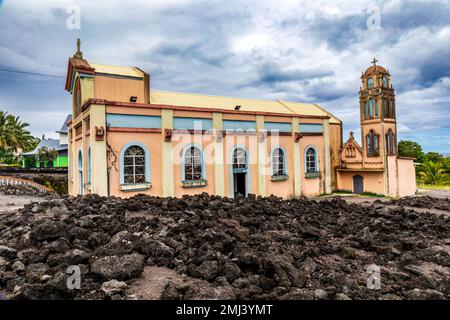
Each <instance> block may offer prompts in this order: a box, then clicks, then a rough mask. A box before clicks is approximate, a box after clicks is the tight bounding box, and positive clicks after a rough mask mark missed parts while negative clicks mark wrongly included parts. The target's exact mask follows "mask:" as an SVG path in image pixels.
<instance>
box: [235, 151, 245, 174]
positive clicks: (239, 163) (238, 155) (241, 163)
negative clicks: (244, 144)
mask: <svg viewBox="0 0 450 320" xmlns="http://www.w3.org/2000/svg"><path fill="white" fill-rule="evenodd" d="M233 168H234V169H246V168H247V152H246V151H245V150H244V149H242V148H238V149H236V150H234V152H233Z"/></svg>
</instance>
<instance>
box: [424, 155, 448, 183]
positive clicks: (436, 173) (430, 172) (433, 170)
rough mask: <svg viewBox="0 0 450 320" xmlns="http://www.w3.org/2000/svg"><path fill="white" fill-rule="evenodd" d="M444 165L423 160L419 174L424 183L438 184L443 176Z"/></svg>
mask: <svg viewBox="0 0 450 320" xmlns="http://www.w3.org/2000/svg"><path fill="white" fill-rule="evenodd" d="M444 172H445V170H444V167H443V166H442V163H440V162H433V161H429V160H428V161H425V162H424V163H422V164H421V167H420V169H419V175H420V177H422V179H423V181H424V182H425V183H426V184H439V182H441V181H442V179H443V178H444Z"/></svg>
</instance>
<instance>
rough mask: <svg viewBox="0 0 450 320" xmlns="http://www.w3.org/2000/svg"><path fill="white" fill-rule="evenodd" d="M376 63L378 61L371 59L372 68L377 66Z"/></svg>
mask: <svg viewBox="0 0 450 320" xmlns="http://www.w3.org/2000/svg"><path fill="white" fill-rule="evenodd" d="M377 62H378V60H377V59H376V58H373V60H372V64H373V66H374V67H376V66H377Z"/></svg>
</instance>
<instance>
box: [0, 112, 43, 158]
mask: <svg viewBox="0 0 450 320" xmlns="http://www.w3.org/2000/svg"><path fill="white" fill-rule="evenodd" d="M28 126H29V124H28V123H26V122H22V121H20V118H19V117H16V116H13V115H12V114H8V112H4V111H0V149H1V150H2V151H3V152H6V151H11V152H18V151H20V150H29V149H32V148H34V147H35V146H36V139H35V138H34V137H33V136H31V134H30V132H29V131H27V127H28Z"/></svg>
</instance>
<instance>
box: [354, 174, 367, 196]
mask: <svg viewBox="0 0 450 320" xmlns="http://www.w3.org/2000/svg"><path fill="white" fill-rule="evenodd" d="M363 192H364V184H363V177H361V176H360V175H356V176H353V193H356V194H361V193H363Z"/></svg>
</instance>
